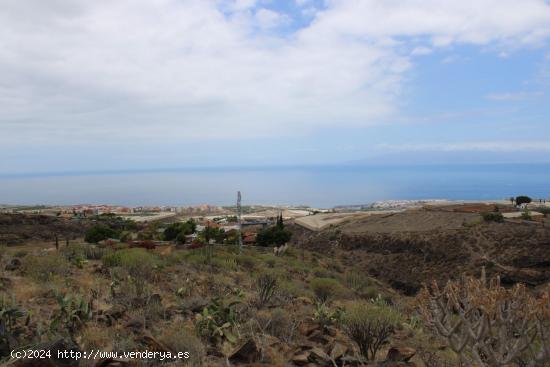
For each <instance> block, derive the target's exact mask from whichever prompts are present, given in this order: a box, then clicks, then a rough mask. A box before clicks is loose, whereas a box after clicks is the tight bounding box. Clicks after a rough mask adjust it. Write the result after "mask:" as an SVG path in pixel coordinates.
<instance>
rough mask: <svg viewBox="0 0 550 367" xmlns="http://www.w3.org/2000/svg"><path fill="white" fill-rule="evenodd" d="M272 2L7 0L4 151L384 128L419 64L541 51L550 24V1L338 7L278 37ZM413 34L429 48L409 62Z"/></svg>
mask: <svg viewBox="0 0 550 367" xmlns="http://www.w3.org/2000/svg"><path fill="white" fill-rule="evenodd" d="M305 3H306V2H304V4H305ZM265 4H266V2H264V1H254V0H234V1H229V0H227V1H221V0H158V1H155V2H151V1H145V0H119V1H116V2H113V1H108V0H97V1H85V0H53V1H49V2H48V3H47V4H46V3H45V2H44V1H42V0H27V1H24V2H23V1H18V0H4V1H3V2H2V4H1V5H0V10H1V11H0V46H1V47H0V70H1V74H0V128H1V131H2V134H1V137H0V141H1V142H2V143H3V144H5V145H6V144H11V145H19V144H21V142H22V141H26V142H39V143H43V144H59V143H64V142H67V141H83V142H86V141H88V142H89V141H93V142H102V141H105V140H111V141H120V142H121V143H122V142H124V141H125V140H132V141H138V142H165V141H181V140H183V141H185V139H193V138H205V139H206V138H212V139H218V138H242V137H257V136H277V135H283V136H284V135H297V134H302V133H307V132H310V131H313V130H317V129H323V128H325V127H340V128H346V127H350V126H351V127H357V126H369V125H373V124H380V123H387V122H388V121H390V119H391V118H392V117H393V116H395V114H397V113H398V107H397V106H398V105H399V97H400V91H401V89H402V88H403V85H404V83H405V80H406V79H407V78H406V76H407V75H406V74H407V72H408V70H410V68H411V65H412V63H411V59H410V58H411V57H412V56H414V54H416V55H419V54H422V53H426V52H428V51H427V50H428V49H431V48H432V47H440V46H442V45H449V44H452V43H455V42H467V43H473V44H488V43H497V44H501V45H505V44H506V45H514V47H521V46H525V45H534V44H538V43H540V42H543V41H544V40H545V39H546V38H547V36H548V34H549V24H550V6H548V4H547V3H545V2H544V1H542V0H540V1H536V0H524V1H522V4H521V6H518V5H517V2H516V1H511V0H498V1H496V0H478V1H464V2H457V1H435V0H431V1H422V2H419V1H413V0H405V1H399V2H396V1H387V2H379V1H371V0H362V1H359V0H340V1H335V0H328V1H327V2H326V4H325V6H324V7H323V9H322V10H318V11H316V12H315V13H314V14H313V17H314V18H313V20H312V21H311V22H310V23H308V24H306V25H303V26H302V27H301V28H298V29H296V30H294V31H293V32H292V33H291V34H288V33H284V34H277V33H276V32H274V31H273V29H274V28H276V27H277V26H279V25H281V24H285V22H287V21H288V22H290V21H292V17H293V16H294V15H293V14H282V13H279V12H276V11H274V10H273V9H267V8H266V7H264V6H265ZM304 6H307V4H305V5H304ZM404 36H405V37H418V36H421V37H424V38H425V40H426V42H425V44H424V45H418V44H417V43H415V44H414V46H415V47H417V48H416V53H415V52H414V51H413V55H412V56H411V55H410V54H409V55H406V54H403V53H402V52H401V49H400V43H402V42H407V40H406V39H405V40H402V37H404ZM398 39H399V40H398ZM409 49H410V48H409Z"/></svg>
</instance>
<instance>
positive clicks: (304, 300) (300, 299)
mask: <svg viewBox="0 0 550 367" xmlns="http://www.w3.org/2000/svg"><path fill="white" fill-rule="evenodd" d="M296 301H297V302H300V303H301V304H303V305H312V304H313V301H312V300H311V299H309V298H307V297H296Z"/></svg>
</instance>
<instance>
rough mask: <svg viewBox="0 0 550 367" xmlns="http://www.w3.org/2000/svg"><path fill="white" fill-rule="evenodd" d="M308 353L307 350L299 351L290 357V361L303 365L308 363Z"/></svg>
mask: <svg viewBox="0 0 550 367" xmlns="http://www.w3.org/2000/svg"><path fill="white" fill-rule="evenodd" d="M309 355H310V353H309V352H307V351H305V352H300V353H298V354H296V355H295V356H294V357H292V360H291V361H292V363H294V364H295V365H298V366H305V365H306V364H308V363H309Z"/></svg>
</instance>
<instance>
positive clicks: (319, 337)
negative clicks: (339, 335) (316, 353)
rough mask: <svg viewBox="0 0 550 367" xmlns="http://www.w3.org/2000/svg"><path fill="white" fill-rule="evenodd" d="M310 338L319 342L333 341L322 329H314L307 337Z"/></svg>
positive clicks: (327, 342)
mask: <svg viewBox="0 0 550 367" xmlns="http://www.w3.org/2000/svg"><path fill="white" fill-rule="evenodd" d="M307 338H308V339H309V340H311V341H314V342H316V343H319V344H323V345H325V344H329V343H331V342H332V338H331V337H330V336H328V335H325V333H323V332H322V331H321V330H314V331H313V332H312V333H311V334H309V335H308V337H307Z"/></svg>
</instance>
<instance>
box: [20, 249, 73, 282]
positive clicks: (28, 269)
mask: <svg viewBox="0 0 550 367" xmlns="http://www.w3.org/2000/svg"><path fill="white" fill-rule="evenodd" d="M23 271H24V272H25V273H26V274H27V275H28V276H30V277H31V278H33V279H35V280H38V281H42V282H45V281H48V280H50V279H51V278H52V277H53V276H56V275H60V276H65V275H68V274H69V272H70V266H69V263H68V262H67V260H65V258H63V257H62V256H59V255H58V254H48V255H46V256H32V255H29V256H26V257H25V258H24V259H23Z"/></svg>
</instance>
